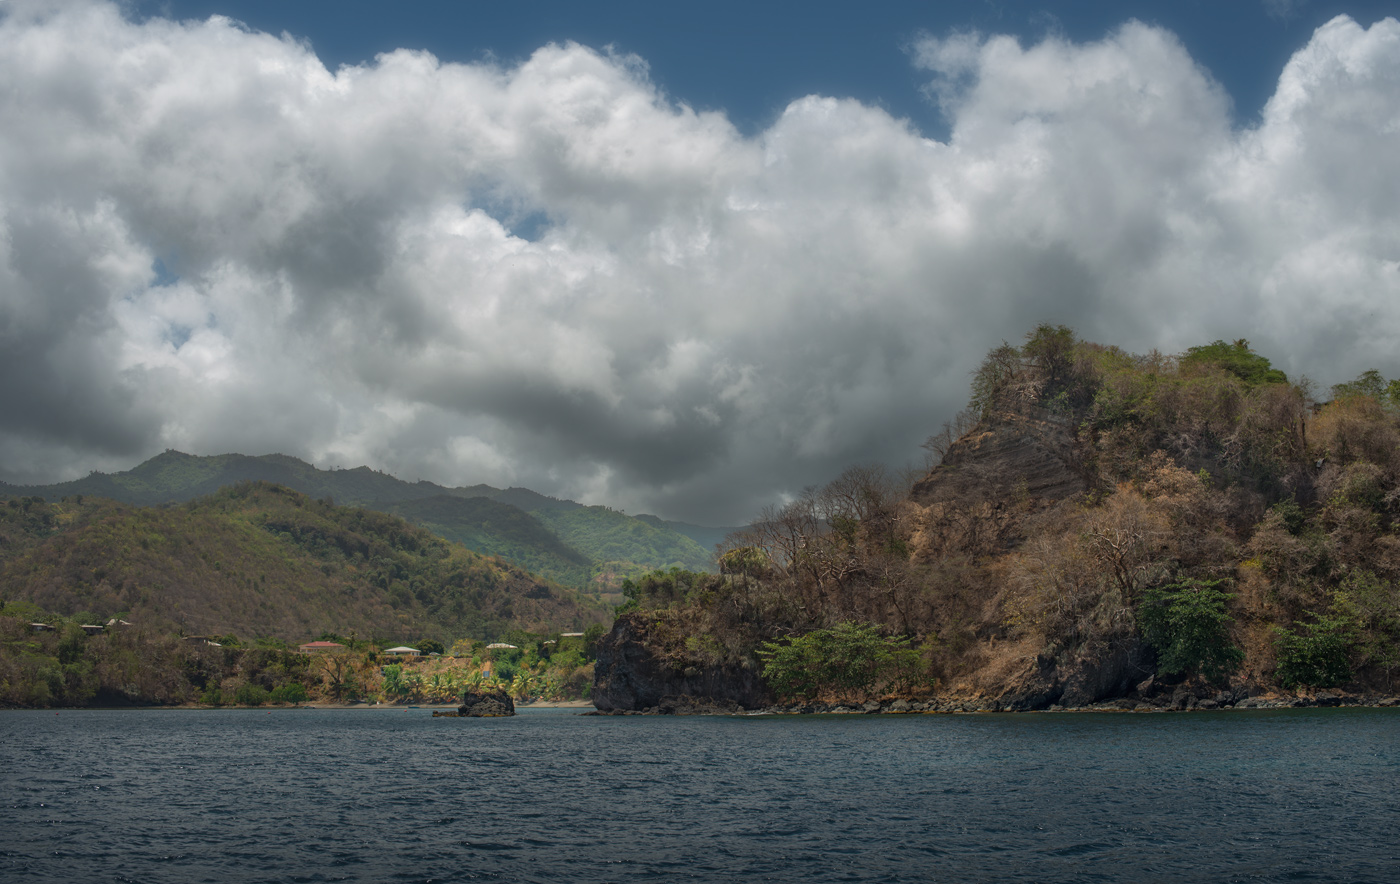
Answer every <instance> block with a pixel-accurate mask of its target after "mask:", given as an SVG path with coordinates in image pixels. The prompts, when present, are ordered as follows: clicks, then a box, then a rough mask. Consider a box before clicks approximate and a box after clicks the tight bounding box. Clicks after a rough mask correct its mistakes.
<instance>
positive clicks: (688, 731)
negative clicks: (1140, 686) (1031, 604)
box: [0, 709, 1400, 884]
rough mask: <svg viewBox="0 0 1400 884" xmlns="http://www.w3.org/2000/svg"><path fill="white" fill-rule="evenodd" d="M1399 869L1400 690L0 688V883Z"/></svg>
mask: <svg viewBox="0 0 1400 884" xmlns="http://www.w3.org/2000/svg"><path fill="white" fill-rule="evenodd" d="M663 879H665V880H681V881H730V880H742V881H872V882H873V881H880V882H886V881H947V882H964V881H1036V882H1060V881H1063V882H1093V881H1202V882H1236V881H1238V882H1246V881H1248V882H1260V881H1338V882H1341V881H1347V882H1387V884H1389V882H1395V881H1400V709H1318V710H1273V711H1263V710H1260V711H1229V712H1218V713H1194V714H1180V715H1165V714H1160V715H1112V714H1053V715H1034V714H1032V715H1025V714H1023V715H970V716H947V715H938V716H801V717H778V716H751V717H684V718H669V717H643V716H626V717H595V716H582V715H579V714H577V711H576V710H525V711H523V712H522V713H521V714H520V715H518V716H516V717H514V718H508V719H452V718H441V719H434V718H432V717H431V715H430V713H429V712H428V711H427V710H423V709H354V710H311V709H302V710H293V709H275V710H272V711H271V712H270V713H269V712H268V711H266V710H208V711H196V710H113V711H59V712H57V713H55V712H53V711H48V712H39V711H23V712H19V711H9V712H0V881H3V882H5V884H18V882H51V881H52V882H57V881H62V882H68V881H85V882H87V881H98V882H140V884H152V882H182V884H183V882H218V884H225V882H243V881H248V882H265V881H266V882H272V881H277V882H282V881H286V882H323V881H325V882H329V881H365V882H439V881H440V882H449V881H452V882H455V881H509V882H536V881H537V882H569V881H580V882H594V881H652V880H663Z"/></svg>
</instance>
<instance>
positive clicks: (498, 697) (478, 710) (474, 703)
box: [457, 691, 515, 718]
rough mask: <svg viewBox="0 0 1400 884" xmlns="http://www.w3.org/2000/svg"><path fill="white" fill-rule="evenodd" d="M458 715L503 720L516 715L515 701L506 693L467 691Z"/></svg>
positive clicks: (458, 709) (458, 708)
mask: <svg viewBox="0 0 1400 884" xmlns="http://www.w3.org/2000/svg"><path fill="white" fill-rule="evenodd" d="M457 714H458V715H460V716H461V717H463V718H501V717H504V716H507V715H514V714H515V701H514V700H512V699H511V698H510V694H507V693H506V692H505V691H467V693H466V695H465V696H463V697H462V705H461V706H458V707H457Z"/></svg>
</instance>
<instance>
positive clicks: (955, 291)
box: [0, 0, 1400, 522]
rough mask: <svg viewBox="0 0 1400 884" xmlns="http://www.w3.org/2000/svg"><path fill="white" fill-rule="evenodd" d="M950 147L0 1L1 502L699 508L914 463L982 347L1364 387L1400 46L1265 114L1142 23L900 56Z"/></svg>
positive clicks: (1399, 205) (850, 109) (1397, 245)
mask: <svg viewBox="0 0 1400 884" xmlns="http://www.w3.org/2000/svg"><path fill="white" fill-rule="evenodd" d="M913 61H914V63H915V64H916V65H918V66H919V67H920V69H922V70H924V71H926V73H927V77H928V81H929V85H928V90H927V91H928V94H929V96H930V99H931V100H934V101H937V102H939V103H940V105H941V107H942V109H943V112H944V114H945V115H946V116H947V118H948V119H949V120H950V122H951V135H950V137H949V139H948V141H947V142H940V141H936V140H932V139H929V138H927V137H925V136H924V135H922V134H921V133H920V132H919V131H917V130H916V129H915V128H914V127H913V126H912V125H911V124H909V123H908V122H906V121H903V120H899V119H895V118H892V117H891V116H890V115H889V114H887V113H886V112H884V111H883V110H880V109H878V108H873V107H869V106H865V105H862V104H860V103H858V102H855V101H850V100H838V99H834V98H828V97H823V96H818V95H812V96H798V97H795V98H794V100H793V101H792V103H791V104H790V105H789V106H788V107H787V109H786V110H785V111H784V113H782V114H781V116H780V117H779V118H778V119H777V120H776V121H775V122H774V123H773V125H772V126H771V127H770V128H769V129H767V130H766V131H763V132H760V133H758V134H756V135H754V136H752V137H746V136H744V135H742V134H740V133H739V132H738V131H737V130H736V129H735V127H733V126H732V125H731V124H730V123H729V121H728V120H727V119H726V118H725V117H724V116H723V115H722V114H720V113H698V112H695V111H693V110H692V109H690V108H689V107H687V106H686V105H684V104H683V103H682V102H683V99H684V96H668V95H665V94H662V93H661V92H660V91H659V90H658V89H657V88H656V87H655V86H654V85H653V84H652V83H651V81H650V80H649V79H648V75H647V69H646V65H645V63H644V60H641V59H637V58H635V57H630V56H618V55H612V54H608V53H603V52H598V51H595V50H592V49H589V48H586V47H582V46H578V45H573V44H566V45H549V46H544V47H541V48H540V49H539V50H538V51H536V52H535V53H534V54H533V55H532V56H530V57H529V58H528V59H526V60H525V61H524V62H522V63H520V64H518V65H515V66H499V65H494V64H486V63H482V64H447V63H442V62H440V61H439V60H437V59H436V58H434V57H432V56H431V55H428V54H426V53H422V52H415V51H412V50H408V49H405V50H400V51H397V52H394V53H390V54H387V55H383V56H380V57H379V58H377V59H375V60H373V61H372V62H369V63H366V64H363V65H360V66H355V67H344V68H341V69H339V70H335V71H330V70H327V69H326V68H325V67H324V66H323V65H322V64H321V62H320V61H319V60H318V59H317V57H316V56H315V54H314V53H313V52H312V51H311V49H310V48H309V47H308V46H307V45H305V44H303V43H299V42H297V41H296V40H294V39H292V38H290V37H280V38H279V37H273V36H269V35H266V34H261V33H255V32H250V31H248V30H247V29H245V28H243V27H242V26H240V25H238V24H237V23H236V22H232V21H229V20H227V19H222V18H213V19H210V20H208V21H203V22H183V23H176V22H170V21H166V20H161V19H152V20H149V21H146V22H140V23H138V22H134V21H131V20H129V19H127V18H126V17H125V16H124V14H123V12H122V8H121V7H120V6H119V5H115V4H112V3H107V2H97V0H72V2H58V3H37V2H19V3H11V4H8V5H6V6H5V7H4V8H3V11H0V83H4V84H6V85H5V86H4V87H3V88H0V377H3V379H4V380H3V381H2V382H0V478H5V479H8V480H10V481H52V480H55V479H59V478H68V477H72V476H74V475H79V474H81V473H83V472H86V471H87V470H88V469H91V468H104V469H121V468H127V467H130V466H131V465H133V464H134V463H135V462H136V461H138V460H140V459H142V458H144V457H147V456H149V455H151V454H154V453H156V452H157V451H159V450H161V449H162V448H166V447H174V448H179V449H181V450H185V451H192V452H197V453H219V452H223V451H242V452H246V453H252V454H258V453H264V452H268V451H282V452H286V453H289V454H296V455H299V456H302V457H306V458H310V459H312V460H314V461H316V462H318V463H320V464H322V465H326V466H329V465H340V466H353V465H356V464H359V463H368V464H370V465H372V466H375V467H376V468H381V469H385V470H387V471H390V472H393V473H396V474H399V475H402V476H404V477H406V478H426V479H431V480H434V481H438V482H444V483H449V484H473V483H476V482H489V483H493V484H501V485H504V484H512V483H514V484H523V485H527V486H529V487H532V488H535V489H536V490H539V491H543V492H547V493H552V494H558V495H564V496H575V497H583V498H586V499H590V500H593V501H598V502H608V503H612V504H615V505H620V506H623V507H625V508H627V509H628V510H629V511H638V510H650V511H659V512H661V513H662V514H663V515H668V516H671V517H676V518H687V519H691V520H708V521H711V522H734V521H737V520H739V519H743V518H746V517H749V516H751V515H752V514H753V513H754V512H755V511H756V510H757V509H758V508H759V507H760V506H761V505H763V504H764V503H767V502H770V501H772V500H775V499H777V498H778V497H779V496H780V495H782V494H783V493H786V492H791V491H793V490H795V489H797V488H800V487H801V486H802V485H805V484H809V483H815V482H820V481H822V480H824V479H826V478H828V477H830V476H831V475H834V474H835V473H836V472H837V471H839V470H840V469H841V468H842V467H843V466H845V465H847V464H849V463H852V462H856V461H869V460H885V461H891V462H896V463H897V462H901V461H904V460H909V459H913V458H914V457H915V456H916V455H917V453H918V450H917V445H918V443H919V441H920V440H921V439H922V438H923V437H924V436H926V435H927V434H928V433H930V432H932V431H934V430H936V429H937V427H938V426H939V425H940V423H941V422H942V420H944V419H945V418H946V417H947V416H949V415H950V414H951V413H952V412H953V411H955V410H956V409H957V408H958V407H959V405H960V403H961V402H962V401H963V400H964V399H965V396H966V387H967V381H968V377H969V373H970V372H971V371H972V370H973V368H975V366H976V364H977V362H978V361H979V359H980V356H981V354H982V353H983V352H985V351H986V350H987V349H988V348H989V347H991V346H993V345H995V344H997V343H998V342H999V341H1000V340H1001V339H1003V338H1008V339H1015V338H1017V337H1018V336H1019V335H1020V334H1021V333H1023V332H1024V331H1026V330H1027V329H1029V328H1030V327H1031V326H1033V325H1034V324H1035V323H1037V322H1040V321H1052V322H1063V323H1066V324H1070V325H1073V326H1075V327H1077V328H1078V329H1079V330H1080V332H1081V333H1082V334H1083V335H1084V336H1086V337H1090V338H1093V339H1096V340H1102V341H1105V342H1113V343H1119V344H1122V345H1124V346H1127V347H1130V348H1133V349H1141V350H1146V349H1150V348H1153V347H1156V348H1160V349H1164V350H1169V351H1170V350H1179V349H1181V348H1184V347H1187V346H1190V345H1193V344H1198V343H1205V342H1208V341H1210V340H1213V339H1215V338H1221V337H1223V338H1229V339H1234V338H1238V337H1249V338H1250V340H1251V342H1252V343H1253V344H1254V345H1255V346H1256V348H1257V349H1259V350H1260V351H1262V352H1263V353H1264V354H1265V355H1267V356H1269V357H1270V358H1272V359H1273V360H1274V361H1275V362H1276V363H1277V364H1279V365H1280V366H1281V367H1283V368H1284V369H1285V370H1287V371H1289V372H1291V373H1297V372H1299V371H1307V372H1309V373H1311V374H1313V375H1314V376H1315V377H1317V378H1318V379H1319V380H1323V381H1325V382H1328V383H1330V382H1332V381H1336V380H1341V379H1345V378H1348V377H1351V376H1354V375H1355V374H1356V373H1358V372H1359V371H1361V370H1363V369H1365V368H1369V367H1376V368H1379V369H1380V370H1381V371H1382V372H1384V373H1386V374H1388V375H1391V376H1394V375H1396V374H1400V358H1397V357H1396V355H1395V348H1394V346H1393V332H1394V331H1395V330H1396V329H1397V328H1400V199H1397V197H1398V196H1400V193H1397V190H1398V189H1400V149H1397V148H1400V23H1397V22H1396V21H1395V20H1393V19H1386V20H1384V21H1381V22H1379V23H1377V24H1375V25H1373V26H1372V27H1371V28H1369V29H1363V28H1361V27H1360V26H1358V25H1357V24H1356V23H1355V22H1353V21H1352V20H1350V19H1348V18H1345V17H1342V18H1338V19H1336V20H1334V21H1332V22H1330V23H1329V24H1327V25H1326V26H1324V27H1323V28H1321V29H1319V31H1318V32H1317V33H1316V34H1315V35H1314V36H1313V37H1312V39H1311V40H1310V42H1309V43H1308V44H1307V45H1305V46H1303V47H1301V48H1300V49H1299V51H1298V52H1297V53H1296V54H1295V56H1294V57H1293V58H1292V60H1291V61H1290V62H1289V63H1288V65H1287V66H1286V67H1285V69H1284V70H1283V71H1281V72H1280V76H1279V85H1278V90H1277V92H1276V94H1275V96H1274V97H1273V99H1272V101H1270V102H1269V104H1268V106H1267V107H1266V108H1265V110H1264V112H1263V114H1262V117H1261V120H1260V122H1258V124H1257V125H1256V126H1254V127H1252V128H1241V127H1239V126H1238V125H1236V124H1235V123H1234V121H1233V119H1232V117H1231V110H1230V104H1229V99H1228V97H1227V96H1226V95H1225V94H1224V93H1223V92H1222V90H1221V89H1220V87H1219V86H1218V85H1217V84H1216V83H1215V82H1214V81H1213V80H1212V79H1211V77H1210V75H1209V73H1208V72H1206V71H1204V70H1203V69H1201V68H1200V67H1198V66H1197V65H1196V64H1195V63H1194V62H1193V60H1192V59H1191V57H1190V55H1189V53H1188V52H1187V51H1186V50H1185V48H1184V47H1183V46H1182V45H1181V44H1180V42H1179V41H1177V40H1176V38H1175V37H1174V36H1173V35H1172V34H1170V33H1169V32H1166V31H1163V30H1161V29H1159V28H1155V27H1151V26H1148V25H1144V24H1140V23H1136V22H1129V23H1127V24H1124V25H1123V26H1122V27H1121V28H1119V29H1118V30H1117V31H1115V32H1113V33H1112V34H1110V35H1109V36H1108V37H1106V38H1105V39H1103V40H1101V41H1099V42H1096V43H1090V44H1076V43H1070V42H1067V41H1064V40H1061V39H1057V38H1049V39H1046V40H1044V41H1042V42H1040V43H1037V44H1035V45H1030V46H1025V45H1021V44H1020V43H1018V42H1017V41H1016V40H1015V39H1012V38H1009V37H1004V36H996V35H978V34H957V35H951V36H947V37H944V38H929V39H927V40H925V41H923V42H921V43H920V44H918V45H917V46H916V47H915V50H914V52H913Z"/></svg>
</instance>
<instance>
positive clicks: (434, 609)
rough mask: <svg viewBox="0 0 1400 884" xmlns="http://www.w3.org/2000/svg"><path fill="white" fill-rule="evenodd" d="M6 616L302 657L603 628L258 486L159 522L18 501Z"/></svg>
mask: <svg viewBox="0 0 1400 884" xmlns="http://www.w3.org/2000/svg"><path fill="white" fill-rule="evenodd" d="M0 600H6V601H13V600H23V601H28V602H32V603H35V604H37V605H38V606H40V607H41V608H43V609H45V610H48V611H52V612H55V613H59V614H64V615H73V614H75V613H78V612H86V613H88V614H89V615H90V619H92V620H95V621H99V622H101V621H105V620H106V619H108V618H111V617H117V616H119V617H122V618H124V619H127V620H130V621H132V622H139V623H141V624H142V625H143V626H149V627H151V628H155V629H168V630H170V631H172V632H173V631H179V632H183V633H187V634H212V635H223V634H228V633H233V634H236V635H239V636H242V637H245V638H254V637H271V638H278V639H283V640H286V641H289V642H293V643H297V642H302V641H306V640H308V639H309V638H312V637H315V636H316V635H318V634H320V633H323V632H335V633H342V634H352V633H356V634H359V635H361V636H364V637H370V636H384V637H399V638H401V639H407V638H410V637H412V638H417V637H429V638H434V639H437V640H439V641H443V642H446V643H449V644H450V643H451V642H452V641H453V640H456V639H459V638H486V637H489V636H493V635H496V634H499V633H501V632H504V631H506V630H508V629H524V630H527V631H532V632H549V631H556V630H560V629H576V630H577V629H582V628H583V627H584V626H586V625H588V624H589V623H593V622H598V621H600V620H601V619H602V618H603V613H602V608H601V607H600V606H599V605H598V604H597V603H596V602H592V601H589V600H586V599H584V598H582V597H581V596H579V594H578V593H577V592H575V591H573V590H568V589H564V588H561V587H559V586H557V585H551V584H548V583H544V582H541V581H540V580H538V579H536V578H535V577H533V576H531V575H530V574H529V573H527V572H526V571H524V570H522V569H520V568H518V567H515V566H513V565H510V564H508V563H506V562H503V561H500V560H498V559H495V558H493V557H489V556H483V555H481V554H479V553H475V552H472V551H470V550H468V549H465V548H463V547H461V546H459V545H457V544H453V543H449V542H447V541H445V540H443V539H442V538H440V537H437V536H435V535H434V534H432V533H430V532H429V531H427V530H426V529H423V528H420V527H417V526H414V525H411V524H409V523H407V522H405V521H403V520H402V519H399V518H397V517H395V516H391V515H387V514H384V513H379V512H375V511H373V510H367V509H361V508H358V507H342V506H335V505H333V504H331V503H328V502H326V501H318V500H313V499H312V498H309V497H307V496H306V495H304V494H299V493H297V492H295V491H291V490H289V489H287V488H283V487H281V486H277V485H272V484H269V483H264V482H250V483H243V484H239V485H236V486H232V487H229V488H225V489H223V490H221V491H219V492H216V493H215V494H212V495H209V496H207V497H203V498H199V499H198V500H195V501H191V502H188V503H185V504H179V505H166V506H157V507H138V506H132V505H130V504H122V503H116V502H113V501H110V500H103V499H100V498H91V497H86V496H82V495H75V496H73V497H69V498H67V499H66V500H63V501H60V502H57V503H48V502H45V501H43V500H41V499H38V498H33V497H30V498H18V499H11V500H10V501H8V502H6V503H4V504H0Z"/></svg>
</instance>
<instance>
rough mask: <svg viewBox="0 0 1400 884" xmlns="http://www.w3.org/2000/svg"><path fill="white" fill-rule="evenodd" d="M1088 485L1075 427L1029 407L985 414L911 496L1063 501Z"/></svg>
mask: <svg viewBox="0 0 1400 884" xmlns="http://www.w3.org/2000/svg"><path fill="white" fill-rule="evenodd" d="M1088 488H1089V480H1088V477H1087V473H1086V471H1085V470H1084V468H1083V463H1082V460H1081V458H1080V456H1079V452H1078V448H1077V446H1076V444H1075V438H1074V428H1073V426H1072V425H1071V424H1070V423H1069V422H1068V421H1064V420H1061V419H1059V418H1057V417H1055V416H1054V415H1052V414H1050V413H1049V412H1047V411H1045V410H1044V409H1040V408H1028V409H1024V410H1022V411H1019V412H1012V411H1000V412H997V413H995V414H993V415H991V416H990V417H987V418H984V419H983V420H982V421H981V422H979V423H978V424H977V426H976V427H974V428H973V430H972V431H971V432H969V433H968V434H967V435H966V436H963V437H962V438H961V439H959V440H958V441H956V442H954V443H953V445H952V447H951V448H949V449H948V453H947V454H946V455H945V456H944V458H943V462H942V463H941V464H939V465H938V466H937V467H935V468H934V469H933V470H932V471H931V472H930V473H929V474H928V475H927V476H925V477H924V478H923V479H922V480H920V481H919V482H918V483H917V484H915V485H914V487H913V489H912V490H911V492H910V494H909V497H910V499H911V500H913V501H914V502H915V503H920V504H924V505H928V504H932V503H942V502H947V501H957V500H964V499H967V498H978V499H982V500H998V499H1003V498H1007V497H1010V496H1013V495H1018V494H1025V495H1026V496H1028V497H1031V498H1037V499H1043V500H1061V499H1063V498H1066V497H1070V496H1072V495H1075V494H1078V493H1080V492H1082V491H1086V490H1088Z"/></svg>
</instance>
